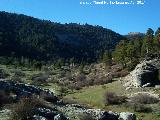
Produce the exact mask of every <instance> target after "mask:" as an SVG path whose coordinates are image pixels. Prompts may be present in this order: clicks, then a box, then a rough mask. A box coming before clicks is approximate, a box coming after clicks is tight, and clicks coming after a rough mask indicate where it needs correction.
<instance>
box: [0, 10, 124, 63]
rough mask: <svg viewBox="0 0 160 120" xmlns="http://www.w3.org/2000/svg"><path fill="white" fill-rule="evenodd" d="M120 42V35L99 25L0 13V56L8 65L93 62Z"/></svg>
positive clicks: (121, 37)
mask: <svg viewBox="0 0 160 120" xmlns="http://www.w3.org/2000/svg"><path fill="white" fill-rule="evenodd" d="M106 24H107V23H106ZM121 39H123V36H121V35H120V34H117V33H115V32H113V31H112V30H109V29H105V28H103V27H100V26H92V25H88V24H85V25H80V24H75V23H70V24H60V23H54V22H51V21H46V20H39V19H36V18H33V17H29V16H25V15H18V14H13V13H7V12H0V51H1V52H0V56H3V57H1V59H2V58H5V57H9V59H8V58H7V59H8V60H10V61H7V62H13V61H24V59H25V61H33V60H35V61H45V62H46V61H52V62H53V61H61V62H62V61H63V62H64V60H65V61H67V62H69V61H72V62H73V61H74V62H80V63H81V62H95V61H97V60H98V59H99V58H101V57H102V56H103V54H104V52H105V51H108V50H111V49H113V48H115V46H116V44H117V43H118V42H119V41H120V40H121ZM4 56H5V57H4ZM13 59H14V60H13ZM1 61H2V60H1Z"/></svg>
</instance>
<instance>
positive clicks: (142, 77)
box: [124, 59, 160, 87]
mask: <svg viewBox="0 0 160 120" xmlns="http://www.w3.org/2000/svg"><path fill="white" fill-rule="evenodd" d="M159 66H160V59H154V60H144V61H142V62H141V63H140V64H138V65H137V66H136V68H135V69H134V70H133V71H132V72H130V74H129V75H128V76H126V77H125V79H126V80H127V81H128V82H127V83H126V84H125V85H124V86H126V87H142V86H144V87H147V86H155V85H156V84H159V83H158V82H159V79H158V75H159V69H160V67H159Z"/></svg>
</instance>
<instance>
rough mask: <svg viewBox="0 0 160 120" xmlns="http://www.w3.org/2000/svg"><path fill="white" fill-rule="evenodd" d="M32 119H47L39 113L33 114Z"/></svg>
mask: <svg viewBox="0 0 160 120" xmlns="http://www.w3.org/2000/svg"><path fill="white" fill-rule="evenodd" d="M32 120H47V119H46V118H45V117H42V116H39V115H34V116H33V119H32Z"/></svg>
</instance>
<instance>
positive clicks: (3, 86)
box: [0, 80, 58, 102]
mask: <svg viewBox="0 0 160 120" xmlns="http://www.w3.org/2000/svg"><path fill="white" fill-rule="evenodd" d="M0 90H8V91H9V90H10V91H14V92H16V95H17V99H19V98H20V97H22V96H27V97H29V96H32V95H33V94H35V95H41V94H43V95H44V96H45V97H52V98H53V102H57V101H58V98H57V97H56V96H55V95H54V93H53V92H51V91H49V90H44V89H41V88H39V87H35V86H32V85H28V84H23V83H15V82H11V81H3V80H1V81H0Z"/></svg>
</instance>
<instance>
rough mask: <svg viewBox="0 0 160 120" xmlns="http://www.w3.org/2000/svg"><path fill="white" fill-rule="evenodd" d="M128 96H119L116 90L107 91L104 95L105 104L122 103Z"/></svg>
mask: <svg viewBox="0 0 160 120" xmlns="http://www.w3.org/2000/svg"><path fill="white" fill-rule="evenodd" d="M126 99H127V97H126V96H118V95H116V94H115V93H114V92H106V93H105V95H104V100H105V104H121V103H123V102H126Z"/></svg>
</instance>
